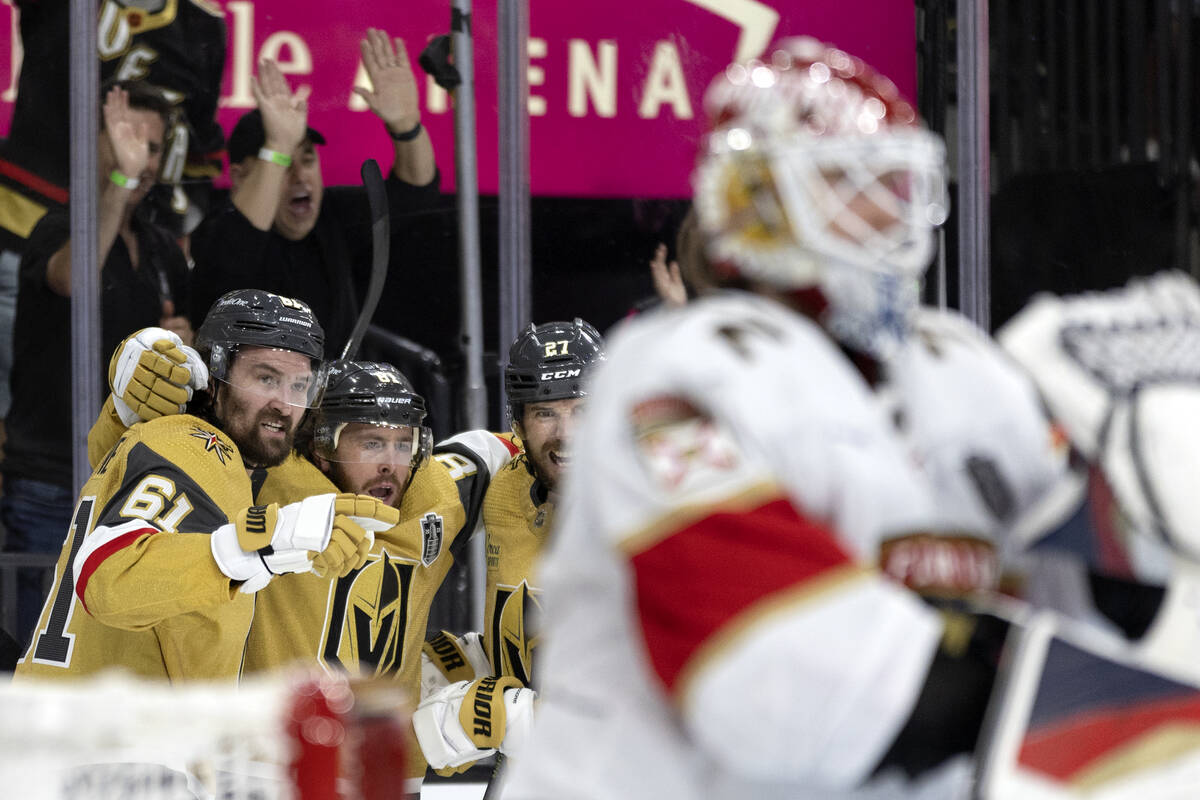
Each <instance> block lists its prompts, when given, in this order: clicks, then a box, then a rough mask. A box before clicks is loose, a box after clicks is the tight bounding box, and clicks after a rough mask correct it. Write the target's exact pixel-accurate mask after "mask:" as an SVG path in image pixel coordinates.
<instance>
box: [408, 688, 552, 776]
mask: <svg viewBox="0 0 1200 800" xmlns="http://www.w3.org/2000/svg"><path fill="white" fill-rule="evenodd" d="M510 694H511V695H512V696H511V698H510V697H509V695H510ZM533 698H534V693H533V692H532V691H530V690H528V689H524V688H523V687H522V686H521V683H520V681H518V680H517V679H516V678H512V677H487V678H480V679H479V680H477V681H474V682H471V683H468V682H466V681H460V682H458V683H454V684H451V685H449V686H447V687H445V688H444V689H442V690H441V691H439V692H436V693H435V694H434V695H433V696H431V697H429V698H428V699H427V700H425V701H423V702H422V703H421V704H420V705H419V706H417V710H416V712H415V713H414V714H413V729H414V730H415V731H416V734H417V741H418V742H420V744H421V751H422V752H423V753H424V755H425V760H426V761H428V762H429V765H430V766H431V767H433V768H434V769H445V768H447V767H459V766H462V765H464V764H467V763H470V762H472V761H478V760H479V759H481V758H486V757H487V756H490V755H492V754H494V753H495V752H496V750H498V749H504V750H505V752H508V751H507V749H506V748H505V747H504V743H505V738H506V737H505V734H506V731H507V727H508V715H509V708H510V706H511V708H512V711H513V716H514V720H515V721H518V723H519V727H520V728H521V730H520V732H519V733H517V734H516V738H515V739H514V741H516V740H517V739H519V740H520V742H519V743H518V748H519V745H520V744H523V743H524V741H525V738H526V737H527V736H528V730H529V720H530V719H531V718H532V710H531V709H532V704H533Z"/></svg>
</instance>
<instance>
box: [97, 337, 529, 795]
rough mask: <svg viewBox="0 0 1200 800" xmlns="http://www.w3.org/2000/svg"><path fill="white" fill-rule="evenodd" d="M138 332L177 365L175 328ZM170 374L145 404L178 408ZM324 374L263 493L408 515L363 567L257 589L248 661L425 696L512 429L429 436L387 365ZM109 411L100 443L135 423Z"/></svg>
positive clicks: (357, 365) (266, 476)
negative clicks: (449, 594)
mask: <svg viewBox="0 0 1200 800" xmlns="http://www.w3.org/2000/svg"><path fill="white" fill-rule="evenodd" d="M140 338H141V340H142V341H143V342H144V344H145V351H144V352H145V354H146V355H145V359H146V360H147V362H149V363H155V364H157V366H158V372H160V373H165V372H169V369H168V365H167V364H166V363H165V362H164V359H163V358H162V357H161V355H160V354H158V355H156V354H157V352H158V349H159V348H162V347H165V346H166V345H169V344H171V339H170V336H169V334H166V333H165V332H163V331H156V330H154V329H149V330H147V331H145V332H142V334H140ZM155 342H159V343H160V344H158V345H155ZM163 343H165V344H163ZM186 351H187V348H181V352H184V353H186ZM169 377H171V378H173V379H174V383H172V382H171V381H170V380H166V379H164V380H162V381H158V382H154V383H153V388H152V389H150V388H148V387H144V388H143V389H139V390H138V392H137V393H138V394H139V395H141V396H142V397H143V398H145V401H144V402H140V403H138V406H139V410H140V411H141V412H142V413H144V414H147V415H149V414H154V413H166V414H173V413H177V412H178V411H179V408H178V407H177V405H176V403H177V402H178V401H179V400H180V399H182V394H183V393H185V392H186V383H187V379H186V378H184V379H181V378H180V377H179V376H178V375H171V376H169ZM323 377H324V380H325V388H324V391H323V393H322V396H321V399H320V401H319V402H318V407H317V408H316V409H314V412H313V413H312V415H311V416H310V419H309V420H308V421H307V422H305V423H304V424H303V425H302V427H301V433H300V435H299V437H298V439H299V441H298V448H297V449H294V450H292V451H291V452H290V453H289V454H288V455H287V457H286V458H285V459H284V460H283V461H282V462H281V463H279V464H278V465H276V466H273V467H271V468H270V469H265V470H262V472H261V474H258V475H257V477H258V480H257V481H256V482H255V484H254V496H255V501H256V502H258V503H269V502H277V503H281V504H282V503H287V502H290V501H291V500H294V499H296V498H299V497H304V496H307V495H310V494H320V493H324V492H334V491H339V490H341V491H346V492H360V493H363V494H367V495H370V496H372V497H373V498H375V499H376V501H377V502H380V503H384V504H387V505H389V506H394V507H396V508H398V509H399V514H400V520H401V521H400V523H399V524H398V525H395V526H394V527H392V528H390V529H389V530H387V531H384V532H380V533H379V534H378V535H377V536H376V537H375V542H374V545H373V546H372V548H371V551H370V553H369V555H368V556H367V560H366V562H365V563H364V564H363V565H362V567H361V569H354V570H352V571H350V572H348V573H346V574H343V575H342V576H341V577H340V578H338V579H337V580H333V581H330V580H326V579H321V578H318V577H316V576H314V575H309V574H296V575H287V576H281V577H280V578H279V579H277V580H276V581H275V582H273V583H272V584H271V585H270V586H269V587H267V589H265V590H264V591H262V592H260V593H259V595H258V597H257V600H256V608H255V616H254V623H253V624H252V626H251V628H250V633H249V636H248V638H247V642H246V654H245V665H244V671H245V672H246V673H253V672H261V671H269V670H278V669H284V668H287V667H291V666H296V665H300V666H319V667H320V668H321V669H325V670H335V669H342V670H346V671H348V672H350V673H351V674H356V675H379V676H384V675H390V676H394V677H395V679H396V680H398V681H399V682H401V683H403V684H405V685H406V686H408V687H410V690H411V693H412V696H413V699H414V702H415V700H416V697H417V694H418V681H419V677H420V653H421V645H422V642H423V641H424V638H425V629H426V622H427V620H428V615H429V610H430V605H431V603H432V601H433V597H434V594H435V593H436V591H437V588H438V587H439V586H440V585H441V582H442V580H443V579H444V578H445V576H446V573H447V571H448V570H449V567H450V565H451V564H452V562H453V559H454V558H455V556H456V554H457V552H458V551H459V550H460V549H461V548H462V546H463V545H464V544H465V542H466V541H467V539H468V538H469V536H470V534H471V533H472V532H473V531H474V530H475V527H476V524H477V520H478V518H479V508H480V505H481V502H482V499H483V493H484V490H485V489H486V487H487V482H488V478H489V476H490V475H491V474H492V472H494V471H495V470H497V469H499V467H500V466H501V465H502V464H503V463H505V462H507V461H508V460H509V458H511V456H512V454H513V453H515V452H516V451H517V447H516V445H514V444H513V443H512V441H511V438H509V437H502V436H496V435H494V434H491V433H487V432H473V433H467V434H462V435H460V436H456V437H453V438H451V439H449V440H447V441H445V442H442V443H440V444H439V445H438V446H437V447H436V448H431V446H430V441H431V434H430V431H429V429H428V428H426V427H424V426H423V424H422V423H423V420H424V417H425V402H424V399H423V398H422V397H421V396H420V395H419V394H417V393H416V392H415V391H413V388H412V385H411V384H410V383H409V382H408V379H407V378H405V377H404V375H403V374H401V373H400V372H399V371H398V370H396V368H395V367H393V366H391V365H389V364H380V363H373V362H354V361H336V362H332V363H331V364H329V365H327V367H326V369H325V371H324V374H323ZM146 383H151V381H147V382H146ZM131 399H132V400H133V401H134V402H137V399H136V398H131ZM108 411H109V413H106V414H102V415H101V419H100V421H99V422H98V424H97V425H96V426H95V427H94V428H93V430H92V436H91V437H90V440H89V442H90V445H91V446H90V452H91V453H93V454H94V453H97V452H101V451H102V450H103V448H104V445H105V444H106V442H105V441H104V440H105V439H107V440H108V441H111V440H112V439H113V438H115V436H116V435H119V432H120V431H123V430H124V427H123V422H122V420H121V419H118V418H117V417H116V415H115V414H113V413H111V409H109V410H108ZM431 449H432V450H433V453H432V457H430V453H431ZM301 453H303V455H302V454H301ZM407 763H408V765H409V769H408V775H407V777H408V780H407V781H406V789H407V791H408V792H409V793H415V792H416V791H418V790H419V788H420V784H421V779H422V777H423V776H424V773H425V762H424V760H423V759H422V758H421V756H420V753H419V751H415V750H414V752H411V753H410V754H409V757H408V761H407Z"/></svg>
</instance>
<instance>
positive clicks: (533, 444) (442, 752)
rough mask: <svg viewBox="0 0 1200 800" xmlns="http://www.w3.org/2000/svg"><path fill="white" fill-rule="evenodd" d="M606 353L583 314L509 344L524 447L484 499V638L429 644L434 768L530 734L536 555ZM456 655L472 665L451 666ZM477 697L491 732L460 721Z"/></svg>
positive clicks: (426, 739)
mask: <svg viewBox="0 0 1200 800" xmlns="http://www.w3.org/2000/svg"><path fill="white" fill-rule="evenodd" d="M603 360H604V340H603V338H602V337H601V336H600V333H599V331H597V330H596V329H595V328H594V327H593V326H592V325H590V324H588V323H587V322H584V321H583V320H581V319H579V318H576V319H575V320H573V321H572V322H547V323H545V324H542V325H533V324H530V326H529V327H528V328H527V329H526V330H524V331H523V332H522V333H521V334H520V335H519V336H518V337H517V338H516V340H514V341H513V343H512V346H511V347H510V348H509V352H508V365H507V366H506V367H505V370H504V388H505V393H506V394H507V396H508V415H509V419H510V420H511V424H512V429H513V432H514V433H516V434H517V436H518V437H519V439H520V442H521V445H522V449H521V452H520V453H519V454H518V455H517V456H516V457H515V458H514V459H513V460H512V461H510V462H509V463H508V465H507V466H506V467H504V468H503V469H501V470H500V471H499V472H498V473H497V474H496V477H495V478H493V479H492V481H491V483H490V485H489V486H488V491H487V496H486V497H485V498H484V501H483V526H484V529H485V530H486V532H487V585H486V589H485V593H486V594H485V597H486V599H485V604H486V608H485V612H484V626H485V627H484V631H483V635H482V637H479V636H478V635H477V634H467V635H466V636H463V637H454V636H452V635H450V634H448V633H446V632H444V631H443V632H442V633H441V634H440V635H439V636H438V637H437V638H435V639H434V640H433V641H431V642H430V643H429V644H427V645H426V656H427V659H426V660H427V666H426V668H425V670H424V674H423V676H422V679H423V686H422V690H423V691H422V697H423V702H422V703H421V707H420V709H418V711H417V713H416V715H415V716H414V719H413V722H414V727H415V728H416V731H417V736H418V738H419V740H420V742H421V746H422V749H423V750H424V753H425V757H426V758H427V759H428V760H429V763H430V765H431V766H433V767H435V768H437V769H446V768H449V769H459V768H463V767H465V766H467V765H469V764H470V763H471V762H473V761H476V760H478V759H480V758H484V757H486V756H489V755H492V754H493V753H494V752H496V750H500V751H501V752H503V753H505V754H511V753H512V752H515V751H516V750H518V749H519V748H520V745H521V742H522V741H523V740H524V738H525V736H526V734H527V730H528V725H529V723H530V721H531V719H532V717H531V714H530V708H531V704H532V703H531V701H532V694H533V693H532V692H527V691H524V688H523V687H529V686H530V685H531V683H532V679H533V669H532V666H533V665H532V655H533V647H534V643H535V641H536V638H535V632H534V631H532V630H531V629H530V622H531V620H530V619H529V613H530V611H531V609H533V608H535V607H536V605H537V602H538V601H537V595H538V594H539V593H540V590H539V589H538V588H537V586H536V585H535V584H534V582H533V581H534V578H533V568H534V562H535V560H536V559H537V557H538V555H539V553H540V552H541V550H542V548H543V546H544V545H545V544H546V541H547V538H548V536H549V534H550V531H551V529H552V525H553V520H554V509H555V503H556V499H557V492H558V490H559V488H560V486H561V483H562V479H563V475H564V473H565V471H566V470H567V469H569V468H570V462H571V455H570V453H571V451H570V446H571V438H572V432H573V431H574V428H575V425H576V422H577V421H578V419H579V416H580V414H581V412H582V410H583V407H584V403H585V402H586V400H585V398H586V396H587V387H586V383H585V381H586V380H587V377H588V374H589V372H590V371H591V370H592V369H593V368H594V367H595V366H596V365H597V364H598V363H600V362H601V361H603ZM480 638H482V648H483V649H482V651H481V650H480ZM458 662H466V663H468V664H470V667H468V668H461V667H460V668H457V669H453V668H447V665H448V664H454V663H458ZM497 677H498V678H499V680H496V678H497ZM481 691H485V692H487V695H486V696H483V695H481ZM481 699H482V701H483V706H486V707H488V708H489V709H491V710H492V713H494V714H496V715H497V716H496V718H497V719H500V718H504V719H505V720H506V724H500V725H498V726H496V727H498V728H499V730H498V731H497V732H496V733H495V735H494V736H489V737H473V736H469V735H467V734H466V733H465V731H464V730H463V728H462V726H461V725H460V724H459V710H460V709H461V708H462V707H463V706H464V705H465V706H466V707H468V708H471V707H475V708H480V707H481V706H480V705H478V704H477V701H479V700H481ZM500 706H503V707H504V711H503V713H502V714H501V713H500V711H499V707H500Z"/></svg>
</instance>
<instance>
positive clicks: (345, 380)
mask: <svg viewBox="0 0 1200 800" xmlns="http://www.w3.org/2000/svg"><path fill="white" fill-rule="evenodd" d="M424 420H425V399H424V398H422V397H421V395H419V394H417V392H416V391H415V390H414V389H413V386H412V384H411V383H410V382H409V380H408V378H406V377H404V375H403V373H401V372H400V370H398V369H396V368H395V367H393V366H392V365H391V364H382V363H378V362H374V361H333V362H331V363H330V364H328V365H327V366H326V368H325V393H324V395H323V396H322V397H321V402H320V405H319V406H318V407H317V410H316V414H315V418H314V425H313V446H314V448H315V450H316V453H317V454H318V455H320V456H321V457H322V458H324V459H325V460H327V461H334V462H342V463H379V464H383V463H387V464H393V465H396V466H399V467H404V466H407V467H409V468H410V470H416V469H417V468H419V467H420V466H421V464H422V463H424V461H425V459H426V458H427V457H428V456H429V452H430V450H431V449H432V446H433V434H432V433H431V432H430V430H429V428H427V427H425V426H424V425H423V424H422V423H423V422H424ZM351 423H360V424H361V425H364V426H368V427H366V428H358V429H355V430H354V433H353V435H352V436H346V437H345V438H344V437H343V433H345V431H346V426H348V425H350V424H351Z"/></svg>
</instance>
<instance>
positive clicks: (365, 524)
mask: <svg viewBox="0 0 1200 800" xmlns="http://www.w3.org/2000/svg"><path fill="white" fill-rule="evenodd" d="M333 513H334V515H335V516H334V518H333V531H332V532H331V534H330V537H329V546H328V547H326V548H325V549H324V550H322V551H321V552H320V553H318V554H317V555H315V556H314V557H313V573H315V574H316V575H317V577H320V578H325V577H328V578H333V577H335V576H336V577H338V578H344V577H346V576H347V575H349V574H350V573H351V572H353V571H354V570H356V569H358V568H359V567H361V566H362V565H363V564H365V563H366V561H367V554H368V553H370V552H371V547H372V546H373V545H374V544H375V533H376V532H378V531H386V530H388V529H389V528H392V527H394V526H395V525H397V524H398V523H399V522H400V511H399V510H398V509H395V508H392V507H391V506H389V505H387V504H386V503H381V502H379V501H378V500H376V499H375V498H374V497H369V496H367V495H363V494H350V493H347V494H339V495H337V496H336V497H335V498H334V504H333Z"/></svg>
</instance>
